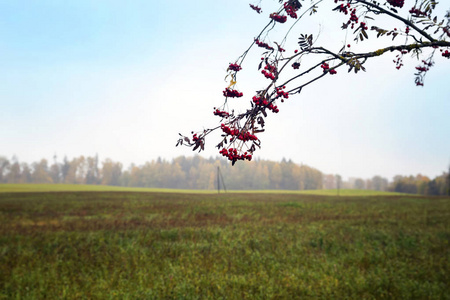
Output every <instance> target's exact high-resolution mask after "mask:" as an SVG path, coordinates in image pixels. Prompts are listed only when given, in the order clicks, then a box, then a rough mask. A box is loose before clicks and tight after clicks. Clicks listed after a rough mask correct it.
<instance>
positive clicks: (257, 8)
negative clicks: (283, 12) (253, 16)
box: [249, 4, 262, 14]
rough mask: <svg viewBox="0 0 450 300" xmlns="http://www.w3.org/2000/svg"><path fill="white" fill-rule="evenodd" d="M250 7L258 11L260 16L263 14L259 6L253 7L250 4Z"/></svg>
mask: <svg viewBox="0 0 450 300" xmlns="http://www.w3.org/2000/svg"><path fill="white" fill-rule="evenodd" d="M249 5H250V7H251V8H252V9H253V10H254V11H256V12H257V13H258V14H260V13H261V12H262V10H261V7H258V6H256V5H252V4H249Z"/></svg>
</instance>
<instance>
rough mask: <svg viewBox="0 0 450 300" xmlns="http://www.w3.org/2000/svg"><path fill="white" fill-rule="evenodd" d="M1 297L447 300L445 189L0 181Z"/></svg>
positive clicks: (449, 227) (449, 226) (448, 205)
mask: <svg viewBox="0 0 450 300" xmlns="http://www.w3.org/2000/svg"><path fill="white" fill-rule="evenodd" d="M0 217H1V220H0V299H450V289H449V286H450V274H449V270H450V261H449V259H450V251H449V239H450V199H449V198H448V197H447V198H443V197H441V198H439V197H436V198H433V197H429V198H425V197H418V196H404V195H401V196H382V195H378V196H372V197H369V196H367V195H366V196H352V197H345V196H341V197H329V196H317V195H308V194H281V193H278V194H277V193H254V194H252V193H229V194H221V195H217V194H198V193H186V192H185V193H169V192H164V193H159V192H152V193H148V192H139V193H137V192H119V191H115V192H105V191H104V192H98V191H96V192H80V191H77V192H52V193H43V192H40V193H33V192H27V193H18V192H15V193H7V192H3V193H0Z"/></svg>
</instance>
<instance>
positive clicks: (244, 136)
mask: <svg viewBox="0 0 450 300" xmlns="http://www.w3.org/2000/svg"><path fill="white" fill-rule="evenodd" d="M237 138H238V139H239V140H241V141H244V142H247V141H256V140H258V138H257V137H256V135H254V134H251V133H250V132H246V133H242V132H241V133H239V135H238V136H237Z"/></svg>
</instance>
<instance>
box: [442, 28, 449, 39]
mask: <svg viewBox="0 0 450 300" xmlns="http://www.w3.org/2000/svg"><path fill="white" fill-rule="evenodd" d="M442 31H444V32H445V33H446V34H447V36H448V37H450V28H449V27H443V28H442Z"/></svg>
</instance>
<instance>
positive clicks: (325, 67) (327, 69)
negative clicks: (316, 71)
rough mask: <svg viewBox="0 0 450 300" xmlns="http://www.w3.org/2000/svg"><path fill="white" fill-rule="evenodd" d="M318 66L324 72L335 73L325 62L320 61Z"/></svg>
mask: <svg viewBox="0 0 450 300" xmlns="http://www.w3.org/2000/svg"><path fill="white" fill-rule="evenodd" d="M320 67H321V68H322V69H323V72H324V73H326V72H329V73H330V74H331V75H334V74H337V71H336V70H335V69H331V70H330V66H329V65H328V64H327V63H326V62H324V63H322V65H321V66H320Z"/></svg>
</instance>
